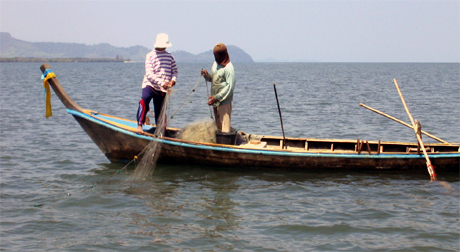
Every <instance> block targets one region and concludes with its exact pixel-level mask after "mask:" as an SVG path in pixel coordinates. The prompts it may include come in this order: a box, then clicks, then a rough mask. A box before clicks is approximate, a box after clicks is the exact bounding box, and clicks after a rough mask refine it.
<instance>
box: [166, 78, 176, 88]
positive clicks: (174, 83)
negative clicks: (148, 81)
mask: <svg viewBox="0 0 460 252" xmlns="http://www.w3.org/2000/svg"><path fill="white" fill-rule="evenodd" d="M174 85H176V81H173V80H172V81H170V82H168V83H166V84H165V85H164V88H166V89H168V88H171V87H173V86H174Z"/></svg>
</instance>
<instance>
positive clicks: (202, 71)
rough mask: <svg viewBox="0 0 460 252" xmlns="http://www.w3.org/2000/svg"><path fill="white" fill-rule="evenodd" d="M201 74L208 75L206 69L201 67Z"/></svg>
mask: <svg viewBox="0 0 460 252" xmlns="http://www.w3.org/2000/svg"><path fill="white" fill-rule="evenodd" d="M201 75H202V76H203V77H206V76H208V71H206V70H205V69H201Z"/></svg>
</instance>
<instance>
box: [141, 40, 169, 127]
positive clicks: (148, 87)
mask: <svg viewBox="0 0 460 252" xmlns="http://www.w3.org/2000/svg"><path fill="white" fill-rule="evenodd" d="M171 46H172V44H171V43H169V37H168V35H167V34H165V33H160V34H158V35H157V38H156V41H155V44H154V45H153V50H152V51H151V52H149V53H148V54H147V56H146V58H145V76H144V80H143V81H142V98H141V100H140V101H139V107H138V110H137V133H139V134H143V133H144V131H143V129H142V125H143V124H144V123H145V121H146V114H147V112H148V111H149V110H150V108H149V103H150V100H152V99H153V106H154V110H155V124H157V123H158V120H159V118H158V117H159V116H160V112H161V109H162V106H163V100H164V98H165V94H166V92H167V90H168V89H169V88H171V87H172V86H174V85H176V79H177V73H178V71H177V65H176V61H175V60H174V57H173V55H172V54H171V53H170V52H167V51H166V48H168V47H171Z"/></svg>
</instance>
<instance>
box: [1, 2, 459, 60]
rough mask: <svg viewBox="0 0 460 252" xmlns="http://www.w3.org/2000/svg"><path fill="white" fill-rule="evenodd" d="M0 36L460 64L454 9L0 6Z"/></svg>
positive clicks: (261, 55)
mask: <svg viewBox="0 0 460 252" xmlns="http://www.w3.org/2000/svg"><path fill="white" fill-rule="evenodd" d="M0 14H1V15H0V16H1V23H0V31H2V32H9V33H11V35H12V36H13V37H14V38H17V39H20V40H25V41H31V42H75V43H84V44H88V45H92V44H99V43H109V44H111V45H114V46H123V47H129V46H134V45H142V46H146V47H148V48H152V46H153V43H154V41H155V37H156V35H157V34H158V33H161V32H164V33H167V34H168V35H169V37H170V42H171V43H172V44H173V47H171V48H170V49H169V51H172V52H174V51H176V50H185V51H188V52H191V53H194V54H197V53H201V52H204V51H207V50H210V49H212V48H213V46H214V45H215V44H216V43H218V42H222V43H225V44H227V45H236V46H238V47H240V48H242V49H243V50H244V51H246V52H247V53H249V54H250V55H251V56H252V57H253V59H254V60H262V59H265V58H269V57H271V58H276V59H280V60H287V61H292V60H302V59H311V60H318V61H322V62H460V1H459V0H451V1H443V0H433V1H422V0H410V1H409V0H406V1H391V0H361V1H349V0H348V1H346V0H342V1H318V0H316V1H314V0H310V1H308V0H306V1H148V0H143V1H141V0H129V1H128V0H124V1H122V0H121V1H109V0H105V1H104V0H99V1H96V0H92V1H84V0H78V1H77V0H59V1H39V0H29V1H18V0H14V1H8V0H6V1H5V0H0Z"/></svg>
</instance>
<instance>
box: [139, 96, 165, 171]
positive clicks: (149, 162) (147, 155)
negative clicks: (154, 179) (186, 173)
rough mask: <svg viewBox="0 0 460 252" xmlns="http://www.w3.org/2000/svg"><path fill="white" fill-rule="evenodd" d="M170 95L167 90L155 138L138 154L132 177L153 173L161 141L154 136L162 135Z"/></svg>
mask: <svg viewBox="0 0 460 252" xmlns="http://www.w3.org/2000/svg"><path fill="white" fill-rule="evenodd" d="M170 95H171V93H170V92H167V93H166V95H165V99H164V101H163V106H162V108H161V113H160V116H159V118H158V122H157V125H156V129H155V133H154V135H155V139H153V140H152V141H150V143H149V144H148V145H147V146H146V147H145V148H144V150H142V152H141V153H140V154H139V158H141V160H140V161H139V163H137V165H136V169H135V170H134V172H133V174H132V175H131V178H132V179H141V178H145V177H147V176H151V175H152V174H153V171H154V170H155V166H156V163H157V161H158V158H159V157H160V152H161V143H159V142H158V141H157V140H156V138H157V137H163V136H164V134H165V129H166V109H167V107H168V106H167V104H168V99H169V96H170Z"/></svg>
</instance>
